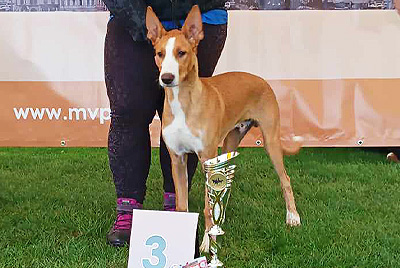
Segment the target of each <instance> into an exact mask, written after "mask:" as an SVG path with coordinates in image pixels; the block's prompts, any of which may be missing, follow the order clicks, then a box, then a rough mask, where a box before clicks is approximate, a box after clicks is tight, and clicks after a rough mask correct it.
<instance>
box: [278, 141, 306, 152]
mask: <svg viewBox="0 0 400 268" xmlns="http://www.w3.org/2000/svg"><path fill="white" fill-rule="evenodd" d="M303 141H304V139H303V137H300V136H294V137H293V138H292V140H291V141H282V140H281V145H282V150H283V153H284V154H285V155H295V154H297V153H298V152H299V151H300V149H301V147H302V146H303Z"/></svg>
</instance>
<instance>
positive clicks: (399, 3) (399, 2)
mask: <svg viewBox="0 0 400 268" xmlns="http://www.w3.org/2000/svg"><path fill="white" fill-rule="evenodd" d="M394 8H395V9H397V13H399V15H400V0H394Z"/></svg>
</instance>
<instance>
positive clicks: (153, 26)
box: [146, 7, 165, 46]
mask: <svg viewBox="0 0 400 268" xmlns="http://www.w3.org/2000/svg"><path fill="white" fill-rule="evenodd" d="M146 28H147V38H148V39H150V41H151V43H152V44H153V46H154V44H155V43H157V41H158V40H160V38H161V37H162V36H163V35H164V34H165V29H164V27H163V26H162V24H161V22H160V20H159V19H158V18H157V15H156V13H154V11H153V9H152V8H151V7H147V12H146Z"/></svg>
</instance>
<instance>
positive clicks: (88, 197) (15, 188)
mask: <svg viewBox="0 0 400 268" xmlns="http://www.w3.org/2000/svg"><path fill="white" fill-rule="evenodd" d="M240 152H241V155H240V156H239V157H238V159H237V160H236V164H237V165H238V168H237V173H236V177H235V182H234V185H233V191H232V196H231V200H230V204H229V206H228V209H227V220H226V223H225V225H224V229H225V230H226V231H227V234H226V235H225V236H224V237H223V238H222V239H221V243H222V246H223V250H222V251H221V255H220V256H221V259H223V260H224V261H225V263H226V265H227V267H230V268H243V267H249V268H255V267H256V268H264V267H297V268H298V267H374V268H375V267H400V257H399V256H400V217H399V213H400V191H399V182H400V178H399V171H400V165H396V164H389V163H386V161H385V158H384V156H383V155H381V154H375V153H371V152H365V151H361V150H358V149H307V148H305V149H302V151H301V152H300V154H299V155H297V156H293V157H289V158H286V160H285V161H286V166H287V171H288V174H289V175H290V176H291V179H292V187H293V190H294V194H295V199H296V203H297V208H298V211H299V213H300V215H301V217H302V226H301V227H297V228H288V227H286V225H285V216H286V211H285V206H284V200H283V197H282V194H281V190H280V185H279V181H278V178H277V176H276V175H275V173H274V172H273V167H272V165H271V163H270V161H269V159H268V158H267V157H266V156H265V154H264V152H263V150H262V149H244V148H242V149H240ZM203 187H204V182H203V176H202V174H201V173H200V172H199V171H197V173H196V176H195V179H194V185H193V189H192V192H191V194H190V210H191V211H197V212H200V211H202V209H203V193H204V190H203V189H204V188H203ZM148 189H149V190H148V194H147V200H146V203H145V208H146V209H161V207H162V179H161V170H160V168H159V165H158V151H157V150H156V149H155V150H153V160H152V167H151V171H150V176H149V180H148ZM114 208H115V193H114V186H113V183H112V180H111V176H110V171H109V168H108V161H107V154H106V150H105V149H104V148H102V149H98V148H91V149H87V148H86V149H82V148H51V149H50V148H0V267H1V268H3V267H10V268H11V267H12V268H17V267H34V268H36V267H46V268H47V267H60V268H61V267H68V268H73V267H102V268H104V267H110V268H111V267H112V268H116V267H126V265H127V258H128V250H127V248H122V249H115V248H112V247H109V246H107V245H106V243H105V234H106V233H107V231H108V229H109V227H110V226H111V224H112V222H113V220H114ZM200 222H201V225H202V224H203V222H202V219H201V221H200Z"/></svg>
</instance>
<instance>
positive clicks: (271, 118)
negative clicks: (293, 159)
mask: <svg viewBox="0 0 400 268" xmlns="http://www.w3.org/2000/svg"><path fill="white" fill-rule="evenodd" d="M273 106H275V105H273ZM267 109H268V111H266V110H267ZM267 109H262V110H264V111H263V112H262V113H263V114H262V115H261V116H260V118H259V120H258V123H259V126H260V128H261V131H262V134H263V138H264V148H265V150H266V151H267V152H268V153H269V156H270V159H271V162H272V164H273V165H274V168H275V171H276V173H277V174H278V176H279V179H280V182H281V189H282V192H283V196H284V198H285V202H286V224H288V225H290V226H296V225H300V216H299V214H298V213H297V210H296V204H295V201H294V196H293V191H292V187H291V185H290V177H289V176H288V175H287V173H286V169H285V166H284V162H283V150H282V145H281V140H280V120H279V109H278V105H277V104H276V107H275V108H274V107H272V109H271V107H268V108H267Z"/></svg>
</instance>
